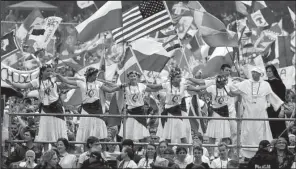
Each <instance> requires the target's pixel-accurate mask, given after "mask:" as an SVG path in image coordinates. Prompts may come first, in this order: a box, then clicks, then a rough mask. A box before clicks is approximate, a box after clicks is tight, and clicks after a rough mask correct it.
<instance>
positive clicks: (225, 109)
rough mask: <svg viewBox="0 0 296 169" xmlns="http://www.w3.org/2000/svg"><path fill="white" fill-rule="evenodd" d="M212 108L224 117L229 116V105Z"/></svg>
mask: <svg viewBox="0 0 296 169" xmlns="http://www.w3.org/2000/svg"><path fill="white" fill-rule="evenodd" d="M212 110H213V111H214V112H216V113H217V114H219V115H220V116H222V117H229V111H228V106H227V105H225V106H222V107H219V108H212Z"/></svg>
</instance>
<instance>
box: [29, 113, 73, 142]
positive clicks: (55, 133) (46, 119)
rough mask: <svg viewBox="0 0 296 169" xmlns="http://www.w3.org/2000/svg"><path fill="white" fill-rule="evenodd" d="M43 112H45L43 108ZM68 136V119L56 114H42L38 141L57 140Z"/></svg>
mask: <svg viewBox="0 0 296 169" xmlns="http://www.w3.org/2000/svg"><path fill="white" fill-rule="evenodd" d="M41 113H45V112H44V111H43V110H42V111H41ZM59 138H67V139H68V136H67V125H66V121H65V120H62V119H61V118H58V117H54V116H41V117H40V122H39V131H38V136H37V138H36V139H35V140H36V141H57V140H58V139H59Z"/></svg>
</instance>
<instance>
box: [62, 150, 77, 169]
mask: <svg viewBox="0 0 296 169" xmlns="http://www.w3.org/2000/svg"><path fill="white" fill-rule="evenodd" d="M59 164H60V166H61V167H62V168H76V166H77V157H76V155H74V154H69V153H65V154H64V155H63V157H61V158H60V162H59Z"/></svg>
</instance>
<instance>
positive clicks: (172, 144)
mask: <svg viewBox="0 0 296 169" xmlns="http://www.w3.org/2000/svg"><path fill="white" fill-rule="evenodd" d="M6 142H7V143H25V142H26V141H25V140H12V141H8V140H6ZM34 143H49V144H52V143H56V142H54V141H42V142H41V141H40V142H39V141H34ZM69 143H70V144H86V142H79V141H69ZM100 144H103V145H121V142H100ZM148 144H149V143H134V145H148ZM155 145H158V143H155ZM168 145H169V146H187V147H192V146H194V145H193V144H184V143H169V144H168ZM202 146H203V147H218V145H217V144H202ZM227 147H229V148H236V147H237V145H227ZM240 148H259V146H253V145H241V146H240ZM288 148H295V146H288Z"/></svg>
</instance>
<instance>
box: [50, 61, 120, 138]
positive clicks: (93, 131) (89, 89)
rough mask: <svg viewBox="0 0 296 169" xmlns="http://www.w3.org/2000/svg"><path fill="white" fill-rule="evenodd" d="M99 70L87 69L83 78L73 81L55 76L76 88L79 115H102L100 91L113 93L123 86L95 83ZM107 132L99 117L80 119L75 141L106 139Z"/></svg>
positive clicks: (58, 75) (103, 122)
mask: <svg viewBox="0 0 296 169" xmlns="http://www.w3.org/2000/svg"><path fill="white" fill-rule="evenodd" d="M99 72H100V70H99V69H96V68H93V67H89V68H87V70H86V71H85V74H84V76H85V77H84V78H82V79H81V80H73V79H70V78H64V77H63V76H61V75H60V74H57V73H56V74H55V75H56V77H57V78H58V79H59V80H61V82H64V83H67V84H70V85H73V86H78V87H79V88H80V90H81V95H82V110H81V114H101V115H102V114H103V113H104V112H103V107H102V104H101V100H100V98H101V96H100V90H102V91H104V92H108V93H111V92H115V91H118V90H119V89H121V88H122V87H123V85H120V86H116V87H113V88H111V87H107V86H105V85H103V83H102V82H99V81H97V76H98V73H99ZM107 135H108V131H107V127H106V123H105V121H104V120H102V119H101V118H100V117H97V118H94V117H81V118H80V124H79V128H78V131H77V135H76V141H78V142H84V141H86V140H87V138H88V137H89V136H96V137H98V138H99V139H105V138H107Z"/></svg>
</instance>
